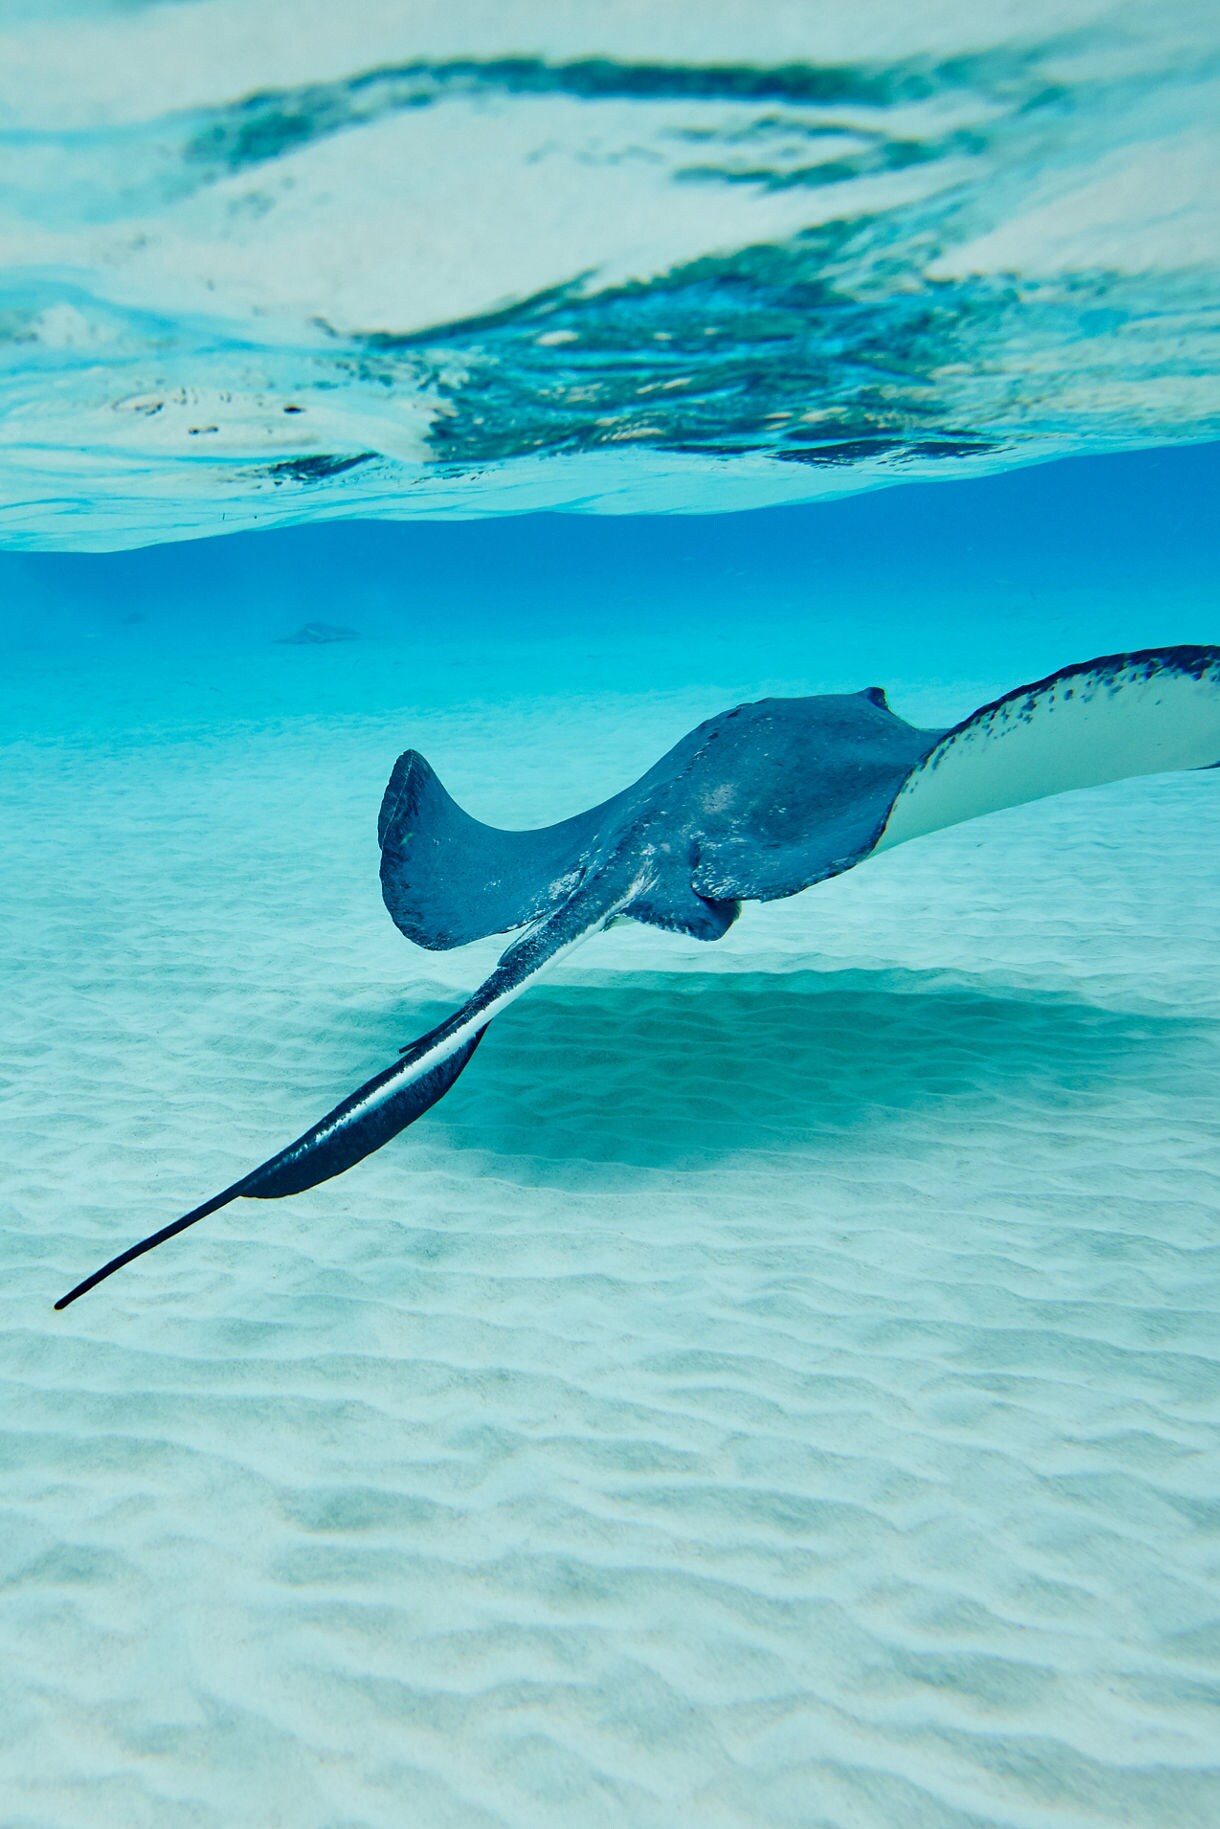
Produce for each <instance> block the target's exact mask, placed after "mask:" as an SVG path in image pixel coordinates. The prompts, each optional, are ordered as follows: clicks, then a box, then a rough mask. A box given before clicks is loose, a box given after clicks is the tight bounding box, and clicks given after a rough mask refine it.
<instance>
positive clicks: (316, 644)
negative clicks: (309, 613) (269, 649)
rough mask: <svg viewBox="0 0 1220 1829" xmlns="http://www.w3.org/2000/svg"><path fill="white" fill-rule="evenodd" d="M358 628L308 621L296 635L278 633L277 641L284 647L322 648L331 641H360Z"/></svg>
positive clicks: (334, 623)
mask: <svg viewBox="0 0 1220 1829" xmlns="http://www.w3.org/2000/svg"><path fill="white" fill-rule="evenodd" d="M359 639H360V634H359V631H358V630H357V629H345V628H344V627H343V625H342V623H337V622H307V623H304V624H302V626H301V627H300V628H299V629H298V630H297V632H296V634H295V635H277V636H276V641H277V643H278V644H279V646H280V647H282V648H287V647H296V648H320V647H324V646H325V645H326V643H327V642H331V641H359Z"/></svg>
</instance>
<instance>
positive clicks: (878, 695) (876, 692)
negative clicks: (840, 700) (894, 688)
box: [860, 686, 890, 711]
mask: <svg viewBox="0 0 1220 1829" xmlns="http://www.w3.org/2000/svg"><path fill="white" fill-rule="evenodd" d="M860 697H861V698H862V699H867V700H868V702H869V704H870V705H876V706H878V707H879V709H880V710H882V711H888V710H889V708H890V702H889V700H888V699H887V698H886V696H885V688H884V687H883V686H866V687H865V688H864V691H863V692H862V693H861V694H860Z"/></svg>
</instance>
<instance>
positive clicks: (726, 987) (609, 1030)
mask: <svg viewBox="0 0 1220 1829" xmlns="http://www.w3.org/2000/svg"><path fill="white" fill-rule="evenodd" d="M436 1015H437V1006H433V1005H431V1004H429V1006H427V1007H426V1008H420V1007H418V1006H417V1007H416V1009H414V1010H413V1011H412V1014H411V1022H412V1026H416V1025H418V1026H419V1027H425V1026H427V1025H428V1024H429V1023H431V1022H433V1021H434V1020H435V1019H436ZM401 1023H402V1016H401V1014H399V1015H398V1016H397V1017H396V1018H395V1019H394V1022H393V1025H392V1028H393V1032H394V1033H400V1032H401ZM1206 1027H1207V1025H1206V1024H1204V1023H1201V1022H1200V1021H1198V1020H1197V1019H1196V1018H1194V1017H1192V1016H1189V1015H1185V1014H1176V1013H1166V1012H1163V1011H1153V1012H1148V1011H1146V1010H1145V1011H1129V1010H1115V1009H1107V1008H1103V1007H1101V1006H1099V1005H1096V1004H1092V1003H1089V1002H1086V1001H1084V1000H1082V999H1080V998H1077V997H1074V996H1071V995H1068V994H1058V995H1057V994H1054V993H1049V992H1025V991H1021V990H1019V989H1013V988H996V987H992V986H989V985H988V984H987V983H986V981H985V980H984V981H980V980H971V981H966V982H963V981H961V980H952V981H946V980H945V978H944V976H943V974H937V973H920V972H910V971H898V970H885V971H862V970H848V971H825V970H820V971H819V970H814V969H808V968H805V969H798V970H795V971H787V972H783V973H775V972H767V971H741V972H732V971H724V970H717V971H698V970H684V971H681V972H674V973H667V972H656V971H650V972H640V971H634V972H630V973H619V974H616V975H613V976H611V975H599V976H598V977H596V978H595V979H592V980H585V981H584V982H581V983H570V984H554V983H552V984H548V985H540V986H537V987H536V988H535V989H534V990H533V991H532V993H531V995H530V996H529V997H527V998H524V999H523V1000H522V1001H521V1003H519V1004H517V1005H515V1006H514V1007H513V1008H512V1009H511V1010H509V1011H507V1012H505V1014H504V1015H503V1016H502V1017H500V1018H499V1020H498V1021H497V1022H496V1023H495V1024H494V1025H493V1027H492V1029H491V1031H490V1032H489V1034H488V1038H487V1043H486V1044H485V1046H484V1049H483V1051H482V1053H481V1055H480V1058H479V1060H478V1061H477V1062H476V1063H475V1064H474V1066H473V1068H472V1070H471V1072H470V1073H468V1074H467V1075H466V1076H465V1077H464V1078H463V1080H462V1082H461V1084H460V1085H459V1086H458V1087H455V1088H454V1091H453V1093H452V1094H451V1095H450V1096H449V1097H448V1098H447V1099H445V1100H444V1101H443V1103H442V1104H440V1105H439V1106H437V1107H436V1108H435V1110H434V1111H433V1113H432V1114H430V1118H431V1122H432V1123H433V1124H437V1125H442V1126H444V1127H445V1128H446V1129H447V1131H448V1133H449V1135H450V1137H451V1138H452V1140H453V1142H454V1143H455V1144H457V1145H458V1146H459V1147H461V1148H463V1149H466V1148H477V1149H481V1150H486V1151H489V1152H491V1153H492V1154H494V1155H496V1156H503V1157H506V1158H507V1157H522V1156H528V1157H531V1158H534V1159H535V1160H542V1161H548V1160H549V1161H551V1162H552V1163H554V1164H555V1165H556V1166H559V1165H561V1164H562V1163H564V1162H578V1161H580V1162H585V1163H605V1164H619V1165H623V1166H635V1167H655V1168H661V1167H672V1166H675V1165H677V1164H680V1163H682V1162H694V1161H699V1162H707V1161H708V1160H723V1159H724V1158H726V1157H728V1156H731V1155H734V1154H737V1153H739V1152H743V1151H751V1150H775V1149H777V1148H778V1149H784V1148H790V1147H794V1146H800V1147H801V1148H803V1149H806V1150H812V1151H813V1152H814V1153H817V1152H818V1151H819V1150H822V1149H826V1150H828V1151H837V1150H839V1149H841V1148H843V1147H847V1148H850V1149H853V1150H858V1149H859V1148H860V1147H861V1146H862V1145H863V1143H864V1140H865V1136H866V1133H868V1132H870V1131H871V1132H874V1133H876V1134H878V1135H880V1134H883V1133H884V1132H885V1131H887V1130H893V1129H894V1128H895V1127H896V1126H899V1125H901V1124H902V1122H903V1121H904V1120H905V1119H907V1118H908V1117H909V1116H910V1115H911V1114H912V1113H916V1112H919V1111H922V1110H926V1109H927V1108H928V1107H929V1106H930V1105H935V1104H939V1103H944V1104H945V1105H946V1106H949V1107H951V1108H952V1110H953V1113H954V1117H955V1120H956V1121H958V1122H960V1121H961V1120H962V1119H967V1120H968V1119H969V1118H971V1117H972V1116H973V1117H982V1116H983V1115H984V1114H985V1113H994V1112H995V1110H996V1109H997V1107H999V1106H1001V1105H1009V1106H1011V1105H1013V1104H1014V1103H1017V1104H1023V1105H1026V1106H1033V1107H1039V1106H1046V1105H1048V1104H1054V1105H1056V1106H1061V1105H1062V1103H1063V1102H1064V1100H1067V1099H1074V1098H1084V1099H1087V1098H1088V1097H1089V1096H1090V1094H1091V1092H1093V1091H1095V1090H1096V1089H1097V1088H1099V1087H1102V1086H1114V1085H1115V1084H1120V1085H1121V1084H1132V1083H1138V1082H1139V1081H1140V1080H1141V1079H1142V1078H1143V1077H1144V1075H1145V1074H1146V1071H1147V1066H1148V1059H1149V1050H1156V1051H1158V1052H1160V1051H1163V1050H1164V1049H1166V1048H1175V1047H1178V1046H1181V1045H1182V1044H1183V1043H1186V1042H1188V1041H1189V1040H1190V1039H1192V1038H1193V1037H1195V1036H1197V1035H1198V1034H1200V1033H1201V1032H1203V1031H1204V1030H1205V1029H1206ZM386 1030H387V1038H388V1036H389V1034H390V1032H391V1023H390V1022H389V1021H387V1023H386ZM340 1077H341V1076H340ZM398 1147H402V1146H401V1145H400V1146H398Z"/></svg>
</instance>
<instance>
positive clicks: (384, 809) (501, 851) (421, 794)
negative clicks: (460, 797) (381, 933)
mask: <svg viewBox="0 0 1220 1829" xmlns="http://www.w3.org/2000/svg"><path fill="white" fill-rule="evenodd" d="M613 806H614V802H613V801H607V802H605V804H604V805H603V806H598V807H591V808H590V809H589V811H588V812H585V813H578V814H577V815H576V817H575V818H574V819H565V820H563V821H561V823H560V824H559V825H555V826H545V827H543V828H541V829H540V830H538V831H534V832H505V831H501V830H500V829H499V828H498V827H496V826H485V825H483V824H482V823H481V822H480V821H479V820H477V819H472V818H471V817H470V815H469V813H464V812H463V811H462V809H461V807H460V806H458V804H457V802H456V801H455V800H454V799H453V798H452V796H451V795H449V794H447V793H446V792H445V789H444V788H443V787H442V786H441V783H440V781H439V780H438V778H437V775H436V772H435V770H434V769H432V768H431V767H430V766H429V764H428V763H427V762H426V761H425V760H424V758H423V757H422V756H421V755H420V754H419V752H418V751H417V750H413V749H409V750H407V751H406V752H405V753H404V754H403V755H401V756H400V757H399V758H398V761H397V762H396V763H395V765H394V772H393V774H392V775H391V776H390V780H389V785H388V786H387V788H386V791H385V795H384V797H383V799H382V802H381V815H380V818H379V819H378V822H377V837H378V841H379V843H380V845H381V893H382V897H383V899H384V901H385V905H386V907H387V908H388V909H389V911H390V914H391V916H392V918H393V920H394V924H395V926H396V927H398V928H399V929H400V930H401V931H402V932H403V933H404V934H406V936H407V938H408V939H409V940H414V941H415V943H416V945H417V946H427V947H431V948H432V949H434V950H437V951H440V950H443V949H445V948H447V947H451V946H464V945H465V944H466V943H467V941H470V940H481V939H483V938H484V936H485V935H487V934H502V933H508V932H510V931H511V930H512V929H513V928H516V927H524V926H526V925H527V924H528V923H529V922H531V921H537V920H541V919H543V918H544V917H546V916H547V915H549V914H552V913H554V912H555V910H556V909H558V908H560V907H562V906H563V904H564V903H565V902H566V901H567V900H568V898H569V897H570V896H571V894H572V893H573V891H574V890H575V889H576V887H577V885H578V884H579V882H580V880H581V877H582V875H583V874H584V869H585V865H586V861H587V856H588V852H589V847H590V845H591V843H592V841H593V840H594V839H595V838H596V836H597V834H598V832H599V830H600V829H601V826H602V824H603V822H604V820H605V818H606V815H607V813H608V812H609V811H610V810H611V809H612V808H613Z"/></svg>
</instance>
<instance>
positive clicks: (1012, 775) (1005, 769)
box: [875, 647, 1220, 851]
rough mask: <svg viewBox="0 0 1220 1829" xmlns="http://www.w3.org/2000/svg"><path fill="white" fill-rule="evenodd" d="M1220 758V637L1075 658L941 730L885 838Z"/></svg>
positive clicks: (886, 841) (885, 846) (901, 838)
mask: <svg viewBox="0 0 1220 1829" xmlns="http://www.w3.org/2000/svg"><path fill="white" fill-rule="evenodd" d="M1217 763H1220V648H1211V647H1208V648H1204V647H1182V648H1146V649H1143V650H1141V651H1140V652H1139V653H1135V654H1110V655H1106V656H1105V657H1104V658H1102V659H1100V660H1092V661H1084V662H1082V663H1081V664H1080V665H1078V666H1074V667H1065V668H1063V669H1062V671H1061V672H1059V673H1053V674H1051V675H1050V677H1049V678H1047V679H1044V680H1038V681H1036V682H1035V683H1034V684H1033V685H1032V686H1020V687H1018V688H1017V690H1016V691H1015V692H1009V693H1007V694H1006V695H1005V696H1004V697H1003V698H1002V699H996V700H995V701H994V702H993V703H992V704H990V705H984V706H982V707H981V708H980V709H979V710H978V711H976V712H975V713H974V714H973V716H971V717H969V718H966V719H964V720H963V722H962V723H960V724H958V725H957V726H956V727H955V728H954V729H953V730H950V731H948V732H946V733H945V735H944V736H942V737H940V738H939V739H938V740H937V741H935V742H934V743H933V744H932V746H931V748H930V749H929V750H928V752H927V754H926V755H925V756H924V757H923V758H922V760H921V761H919V762H917V763H916V765H915V767H914V768H913V769H912V770H911V772H910V774H909V775H908V776H907V779H906V780H905V782H904V783H903V785H902V787H901V788H900V790H899V792H898V794H897V795H896V796H895V799H894V803H893V805H892V806H891V808H890V811H889V817H888V819H887V820H886V822H885V828H884V830H883V832H882V833H881V836H880V838H879V839H878V841H877V844H876V847H875V849H876V850H878V851H885V850H889V849H890V848H891V847H892V846H893V845H900V844H903V843H905V841H906V840H907V839H908V838H919V837H920V836H921V835H922V834H923V833H925V832H936V831H939V830H940V829H941V828H942V827H943V826H952V825H957V824H958V823H959V822H960V821H962V820H965V819H976V818H978V817H979V815H980V814H983V813H994V812H996V811H998V810H999V808H1001V807H1014V806H1021V805H1022V804H1023V803H1024V802H1025V801H1028V800H1041V799H1042V798H1044V797H1045V796H1046V795H1048V794H1062V793H1065V792H1066V791H1067V790H1068V789H1069V788H1082V787H1096V786H1098V785H1100V784H1101V783H1102V782H1104V781H1122V780H1125V779H1126V778H1127V777H1128V776H1130V775H1157V774H1161V773H1162V772H1164V771H1166V770H1170V769H1182V768H1210V767H1212V766H1214V765H1215V764H1217Z"/></svg>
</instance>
